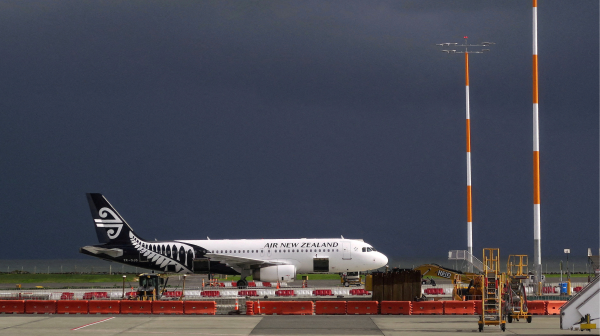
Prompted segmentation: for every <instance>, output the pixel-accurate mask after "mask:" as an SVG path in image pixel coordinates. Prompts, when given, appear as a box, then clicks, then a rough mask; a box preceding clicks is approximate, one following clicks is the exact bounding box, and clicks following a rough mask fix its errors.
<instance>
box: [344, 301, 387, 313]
mask: <svg viewBox="0 0 600 336" xmlns="http://www.w3.org/2000/svg"><path fill="white" fill-rule="evenodd" d="M378 308H379V304H378V302H377V301H348V302H346V313H347V314H348V315H377V314H378V313H379V309H378Z"/></svg>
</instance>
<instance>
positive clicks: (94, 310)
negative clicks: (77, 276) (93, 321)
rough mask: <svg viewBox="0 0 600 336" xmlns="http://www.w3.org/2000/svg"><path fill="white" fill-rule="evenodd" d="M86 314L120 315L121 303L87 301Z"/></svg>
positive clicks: (114, 301) (113, 301)
mask: <svg viewBox="0 0 600 336" xmlns="http://www.w3.org/2000/svg"><path fill="white" fill-rule="evenodd" d="M88 312H89V313H90V314H120V313H121V301H116V300H109V301H88Z"/></svg>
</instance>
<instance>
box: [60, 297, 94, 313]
mask: <svg viewBox="0 0 600 336" xmlns="http://www.w3.org/2000/svg"><path fill="white" fill-rule="evenodd" d="M88 311H89V309H88V302H87V301H86V300H64V301H63V300H60V301H56V313H57V314H87V313H88Z"/></svg>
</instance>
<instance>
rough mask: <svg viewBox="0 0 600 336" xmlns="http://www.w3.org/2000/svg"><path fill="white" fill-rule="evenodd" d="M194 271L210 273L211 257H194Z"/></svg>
mask: <svg viewBox="0 0 600 336" xmlns="http://www.w3.org/2000/svg"><path fill="white" fill-rule="evenodd" d="M194 273H210V259H208V258H198V259H194Z"/></svg>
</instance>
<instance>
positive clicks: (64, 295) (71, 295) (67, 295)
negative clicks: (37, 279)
mask: <svg viewBox="0 0 600 336" xmlns="http://www.w3.org/2000/svg"><path fill="white" fill-rule="evenodd" d="M60 299H61V300H75V293H62V294H61V295H60Z"/></svg>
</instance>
